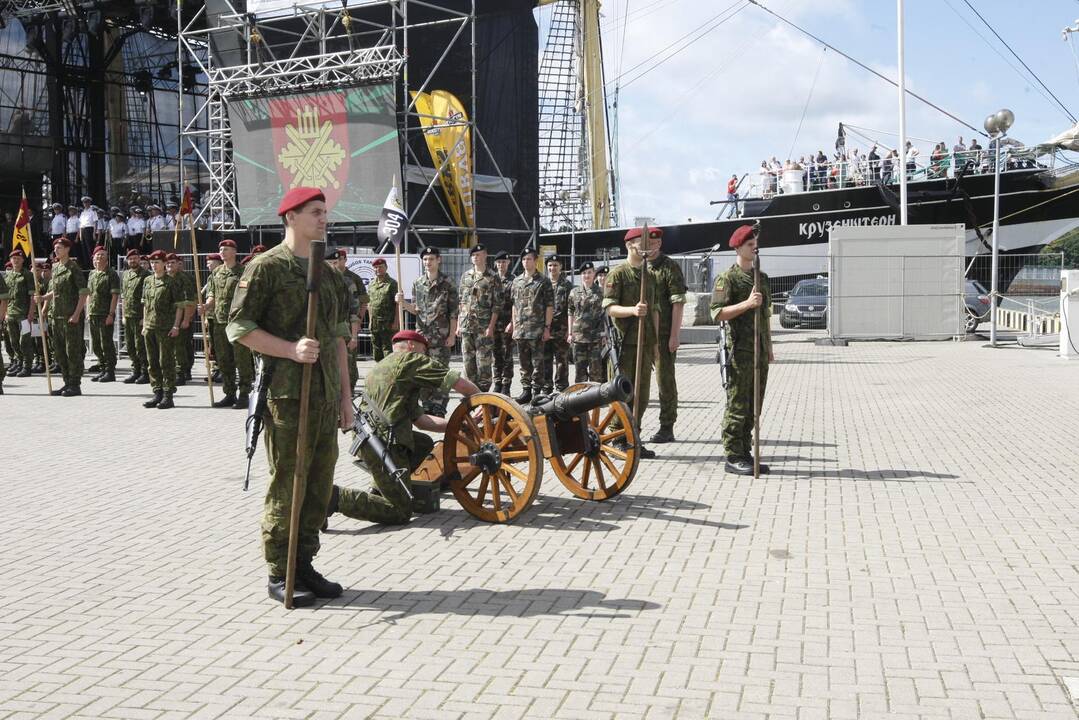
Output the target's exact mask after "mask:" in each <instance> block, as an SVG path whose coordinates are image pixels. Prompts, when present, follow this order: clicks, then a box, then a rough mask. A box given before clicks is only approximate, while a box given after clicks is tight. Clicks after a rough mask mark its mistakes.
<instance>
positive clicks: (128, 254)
mask: <svg viewBox="0 0 1079 720" xmlns="http://www.w3.org/2000/svg"><path fill="white" fill-rule="evenodd" d="M138 254H139V251H138V250H136V249H135V248H131V249H130V250H128V251H127V255H125V256H124V257H131V256H132V255H138Z"/></svg>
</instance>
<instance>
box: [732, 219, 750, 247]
mask: <svg viewBox="0 0 1079 720" xmlns="http://www.w3.org/2000/svg"><path fill="white" fill-rule="evenodd" d="M756 233H757V230H756V227H755V226H753V225H743V226H741V227H740V228H738V229H737V230H735V231H734V234H733V235H731V240H730V243H729V244H730V246H731V247H732V248H736V247H738V246H740V245H741V244H742V243H744V242H745V241H746V240H749V239H750V238H751V237H753V236H754V235H755V234H756Z"/></svg>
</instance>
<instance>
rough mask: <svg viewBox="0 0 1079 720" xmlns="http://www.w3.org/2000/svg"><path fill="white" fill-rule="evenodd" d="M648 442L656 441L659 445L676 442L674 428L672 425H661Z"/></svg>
mask: <svg viewBox="0 0 1079 720" xmlns="http://www.w3.org/2000/svg"><path fill="white" fill-rule="evenodd" d="M648 442H650V443H656V444H657V445H662V444H663V443H669V442H674V428H672V427H671V426H670V425H660V426H659V430H657V431H656V434H655V435H653V436H652V437H650V438H648Z"/></svg>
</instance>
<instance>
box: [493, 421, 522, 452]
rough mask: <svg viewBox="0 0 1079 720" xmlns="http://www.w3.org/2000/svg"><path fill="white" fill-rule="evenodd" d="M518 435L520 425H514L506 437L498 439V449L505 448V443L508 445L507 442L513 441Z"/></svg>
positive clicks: (519, 433)
mask: <svg viewBox="0 0 1079 720" xmlns="http://www.w3.org/2000/svg"><path fill="white" fill-rule="evenodd" d="M520 435H521V426H520V425H516V426H515V427H514V428H513V430H511V431H510V434H509V435H507V436H506V437H504V438H502V439H501V440H500V441H499V443H498V449H499V450H504V449H505V447H506V446H507V445H509V444H510V443H511V442H513V441H514V440H516V439H517V438H518V437H520Z"/></svg>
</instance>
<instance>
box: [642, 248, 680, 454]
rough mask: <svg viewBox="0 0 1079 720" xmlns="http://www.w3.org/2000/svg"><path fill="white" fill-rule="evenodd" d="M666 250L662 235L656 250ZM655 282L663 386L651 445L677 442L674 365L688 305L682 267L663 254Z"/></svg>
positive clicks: (653, 269) (654, 268)
mask: <svg viewBox="0 0 1079 720" xmlns="http://www.w3.org/2000/svg"><path fill="white" fill-rule="evenodd" d="M662 248H663V236H662V235H660V237H659V239H658V241H657V246H656V250H657V252H659V251H660V250H662ZM648 271H649V272H650V273H652V281H653V282H655V284H656V303H657V308H658V309H659V338H658V341H659V345H658V348H657V349H658V351H659V352H658V354H657V355H656V380H657V381H658V384H659V430H657V431H656V434H655V435H653V436H652V437H651V439H650V440H649V442H654V443H669V442H674V423H675V420H677V419H678V385H677V383H676V382H675V378H674V363H675V359H676V355H677V353H678V345H679V342H680V340H679V332H680V330H681V328H682V311H683V310H684V309H685V306H686V278H685V276H684V275H683V274H682V268H681V267H679V265H678V263H676V262H675V261H674V260H672V259H671V258H670V257H668V256H667V255H663V254H662V253H660V254H659V255H658V256H657V257H656V259H655V260H654V261H653V262H650V263H648Z"/></svg>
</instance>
